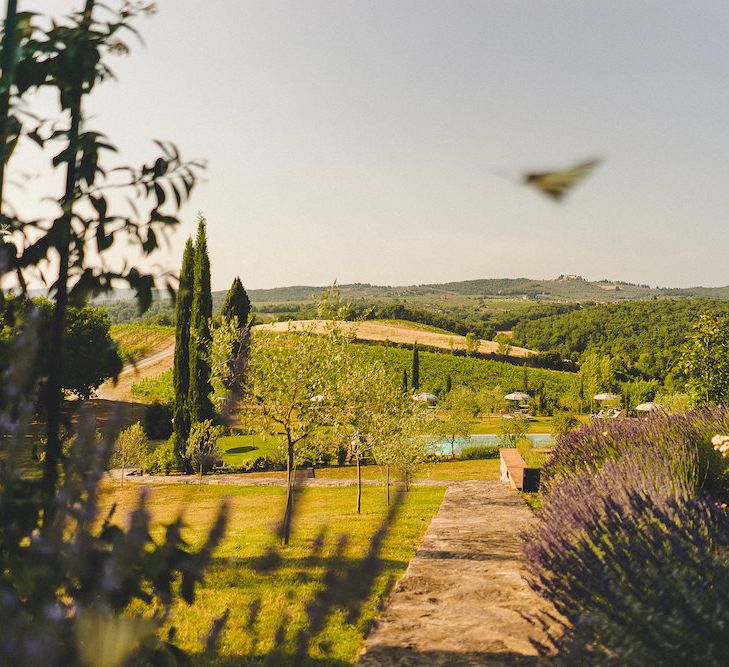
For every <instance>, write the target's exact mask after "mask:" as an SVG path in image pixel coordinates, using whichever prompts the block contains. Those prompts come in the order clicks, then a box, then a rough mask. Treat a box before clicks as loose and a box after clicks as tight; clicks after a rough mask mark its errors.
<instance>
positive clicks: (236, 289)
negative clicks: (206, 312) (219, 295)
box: [221, 276, 251, 329]
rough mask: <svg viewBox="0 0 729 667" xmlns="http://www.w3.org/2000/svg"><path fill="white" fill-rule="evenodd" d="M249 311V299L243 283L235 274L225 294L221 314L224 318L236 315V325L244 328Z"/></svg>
mask: <svg viewBox="0 0 729 667" xmlns="http://www.w3.org/2000/svg"><path fill="white" fill-rule="evenodd" d="M250 313H251V300H250V299H249V298H248V294H247V293H246V290H245V288H244V287H243V283H242V282H241V281H240V278H239V277H238V276H236V278H235V280H233V284H232V285H231V286H230V289H229V290H228V293H227V294H226V295H225V301H224V302H223V309H222V311H221V315H222V316H223V317H226V318H232V317H237V318H238V327H239V328H240V329H244V328H245V327H246V325H247V324H248V316H249V315H250Z"/></svg>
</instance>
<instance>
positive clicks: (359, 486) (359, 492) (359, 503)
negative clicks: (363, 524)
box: [357, 456, 362, 514]
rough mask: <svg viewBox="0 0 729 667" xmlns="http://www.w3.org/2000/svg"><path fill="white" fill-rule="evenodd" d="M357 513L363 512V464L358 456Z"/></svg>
mask: <svg viewBox="0 0 729 667" xmlns="http://www.w3.org/2000/svg"><path fill="white" fill-rule="evenodd" d="M357 514H362V464H361V462H360V457H359V456H358V457H357Z"/></svg>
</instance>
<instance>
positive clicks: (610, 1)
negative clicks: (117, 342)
mask: <svg viewBox="0 0 729 667" xmlns="http://www.w3.org/2000/svg"><path fill="white" fill-rule="evenodd" d="M110 1H111V2H113V0H110ZM19 4H20V7H21V8H22V9H31V8H39V7H42V9H43V10H44V11H54V10H55V11H60V12H64V11H65V10H67V9H69V8H72V7H77V6H80V4H81V0H77V1H76V2H69V1H67V0H45V1H44V2H40V1H36V2H31V1H30V0H20V2H19ZM157 5H158V9H159V11H158V13H157V15H156V16H154V17H152V18H149V19H143V20H140V21H139V22H138V27H139V29H140V31H141V32H142V34H143V36H144V38H145V41H146V43H147V46H146V48H143V47H139V48H136V49H135V51H134V52H133V54H132V55H131V56H129V57H126V58H121V59H118V60H117V61H116V62H115V69H116V71H117V74H118V76H119V81H118V82H112V83H109V84H106V85H104V86H103V87H102V88H100V89H99V91H98V93H97V94H96V95H95V100H94V102H93V104H92V108H93V112H94V116H95V123H96V125H97V126H99V127H102V128H103V129H104V130H106V131H108V133H109V134H110V135H111V136H112V137H113V138H114V139H115V140H116V142H117V143H118V144H119V145H120V146H122V147H123V148H124V149H125V157H128V158H129V159H130V160H137V159H140V158H148V157H150V156H151V155H152V154H153V147H152V146H151V144H150V142H149V139H152V138H159V139H171V140H173V141H175V142H176V143H177V144H178V145H179V147H180V149H181V151H182V153H183V155H185V156H188V157H190V158H193V157H200V158H205V159H206V160H207V161H208V164H209V169H208V171H207V174H206V182H205V183H204V184H203V185H202V186H201V187H200V188H199V190H198V191H197V192H196V194H195V196H194V198H193V201H192V203H191V205H190V206H189V207H188V208H187V209H186V211H185V213H184V217H185V220H186V223H185V225H184V228H182V229H180V230H179V231H178V233H177V234H176V236H175V238H174V240H173V247H172V249H171V250H170V252H169V253H167V254H165V255H163V256H161V257H160V258H159V261H161V262H162V263H163V264H165V265H167V266H168V267H169V268H172V269H175V270H176V269H177V268H178V265H179V258H180V255H181V251H182V246H183V245H184V242H185V239H186V237H187V236H188V235H189V234H191V233H193V232H194V225H195V216H196V211H197V210H201V211H202V212H203V213H204V214H205V216H206V217H207V219H208V224H209V243H210V254H211V261H212V276H213V287H214V288H215V289H222V288H226V287H227V286H228V285H229V284H230V282H231V280H232V278H233V277H234V276H235V275H237V274H239V275H240V276H241V279H242V280H243V283H244V284H245V285H246V286H247V287H273V286H280V285H288V284H326V283H328V282H330V281H331V280H332V279H334V278H337V279H338V280H339V281H340V282H343V283H344V282H355V281H359V282H370V283H376V284H391V285H395V284H411V283H422V282H441V281H448V280H460V279H470V278H482V277H503V276H509V277H517V276H527V277H537V278H541V277H555V276H557V275H558V274H560V273H579V274H582V275H583V276H585V277H587V278H590V279H599V278H603V277H609V278H614V279H623V280H631V281H636V282H648V283H650V284H652V285H655V284H658V285H661V286H669V285H670V286H688V285H697V284H703V285H720V284H721V285H723V284H728V283H729V257H728V252H727V251H728V250H729V186H728V185H727V175H728V174H729V131H728V130H727V124H728V123H729V39H728V36H729V3H727V2H726V0H721V1H716V2H708V1H703V2H700V3H688V2H685V1H669V0H660V1H656V2H638V1H633V2H623V1H620V0H604V1H600V2H597V1H589V0H575V1H566V0H565V1H542V0H531V1H518V0H504V1H501V2H486V1H483V2H465V1H454V0H449V1H443V2H428V1H424V0H418V1H416V2H394V1H392V0H388V1H385V0H381V1H379V2H367V1H365V0H354V1H343V0H331V1H327V2H318V1H317V2H314V1H307V0H296V1H291V2H277V1H274V0H261V1H259V2H244V1H241V0H207V1H205V2H200V0H195V1H193V0H157ZM591 156H605V157H606V158H607V161H606V162H605V163H604V164H603V165H602V166H601V167H600V168H599V169H598V170H597V171H596V172H595V173H594V174H593V175H592V177H591V178H590V179H589V180H586V181H585V182H584V183H583V184H582V185H581V186H580V187H579V188H578V189H576V190H575V191H574V192H573V193H572V196H570V197H569V199H568V200H567V201H566V202H565V203H564V204H562V205H555V204H554V203H552V202H551V201H549V200H547V199H546V198H544V197H542V196H540V195H539V194H538V193H536V192H533V191H531V190H530V189H526V188H524V187H520V186H517V185H516V184H514V183H513V182H510V181H509V180H507V179H505V178H503V177H500V176H499V175H497V174H496V173H495V172H500V173H506V174H513V175H514V176H515V177H516V176H517V175H518V174H519V173H520V172H521V171H522V170H524V169H533V168H541V167H547V168H552V167H561V166H567V165H569V164H571V163H572V162H574V161H577V160H580V159H582V158H585V157H591Z"/></svg>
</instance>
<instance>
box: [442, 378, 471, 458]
mask: <svg viewBox="0 0 729 667" xmlns="http://www.w3.org/2000/svg"><path fill="white" fill-rule="evenodd" d="M443 407H444V408H445V410H446V413H445V418H444V419H442V420H440V421H439V422H438V435H440V436H442V437H443V438H445V439H447V440H448V441H449V442H450V445H451V457H452V458H455V457H456V448H455V447H456V438H459V437H460V438H467V437H468V436H469V434H470V433H471V417H472V416H473V410H474V401H473V395H472V394H471V392H470V391H469V390H468V389H467V388H466V387H456V388H454V389H453V390H452V391H451V392H450V393H449V394H448V396H447V397H446V400H445V401H444V402H443Z"/></svg>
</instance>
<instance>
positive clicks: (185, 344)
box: [172, 239, 195, 458]
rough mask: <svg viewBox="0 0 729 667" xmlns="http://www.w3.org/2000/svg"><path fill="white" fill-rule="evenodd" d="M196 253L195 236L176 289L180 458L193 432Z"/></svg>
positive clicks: (176, 412) (175, 417)
mask: <svg viewBox="0 0 729 667" xmlns="http://www.w3.org/2000/svg"><path fill="white" fill-rule="evenodd" d="M194 254H195V248H194V247H193V245H192V239H187V243H186V244H185V252H184V253H183V254H182V268H181V269H180V286H179V289H178V290H177V303H176V305H175V317H176V326H175V365H174V371H173V373H174V387H175V406H174V415H173V419H172V421H173V426H174V434H175V451H176V452H177V454H178V456H179V457H180V458H184V455H185V450H186V449H187V438H188V436H189V435H190V409H189V407H188V404H187V396H188V393H189V391H190V310H191V307H192V289H193V280H194Z"/></svg>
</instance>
